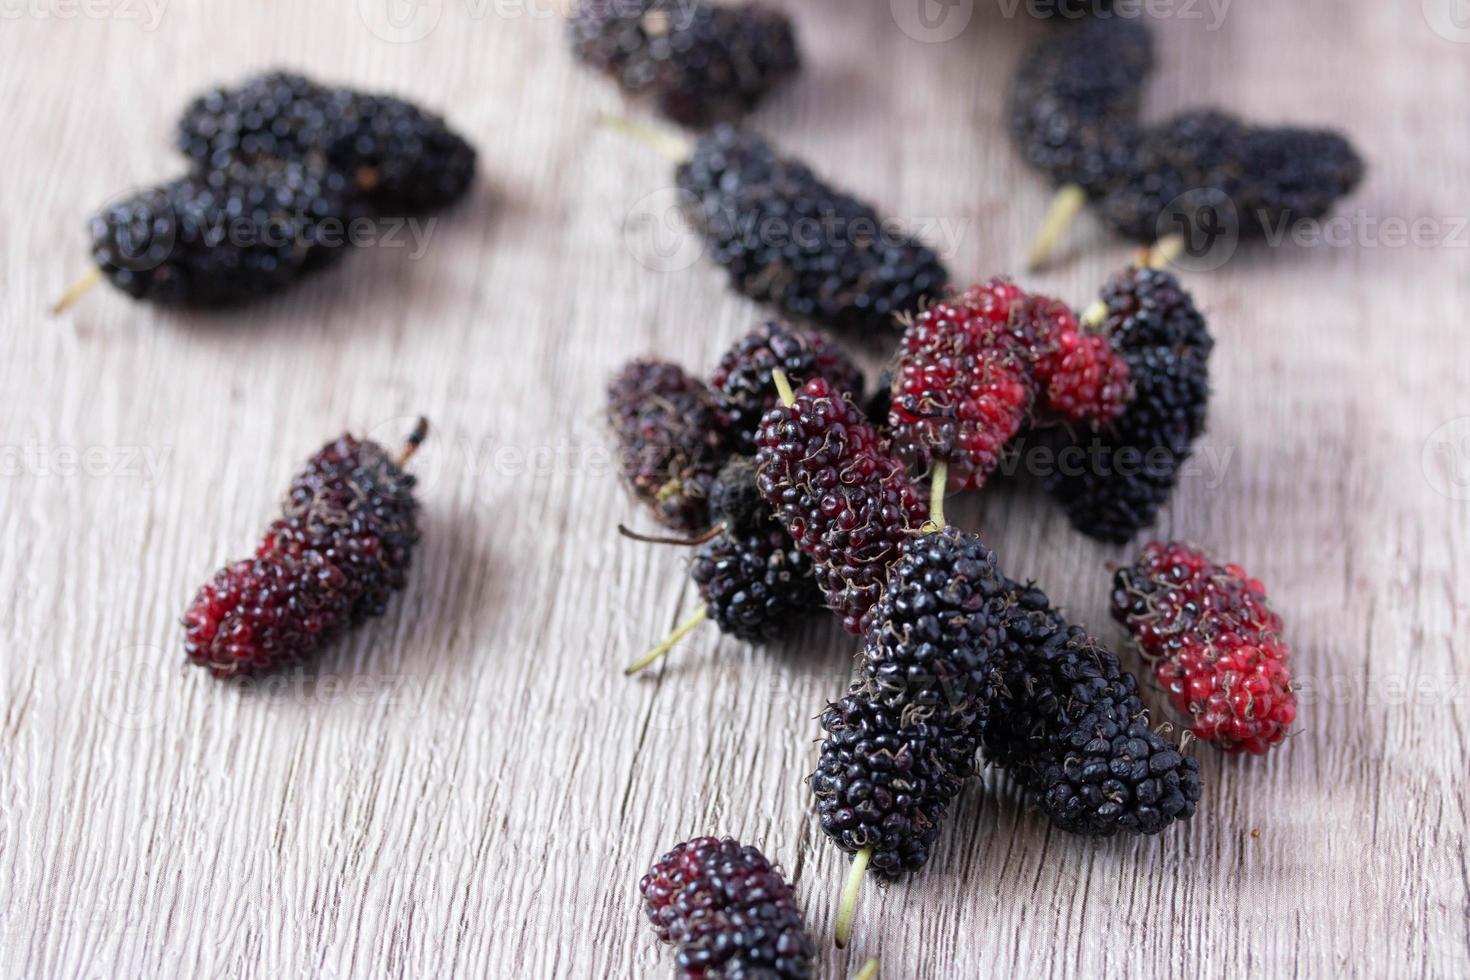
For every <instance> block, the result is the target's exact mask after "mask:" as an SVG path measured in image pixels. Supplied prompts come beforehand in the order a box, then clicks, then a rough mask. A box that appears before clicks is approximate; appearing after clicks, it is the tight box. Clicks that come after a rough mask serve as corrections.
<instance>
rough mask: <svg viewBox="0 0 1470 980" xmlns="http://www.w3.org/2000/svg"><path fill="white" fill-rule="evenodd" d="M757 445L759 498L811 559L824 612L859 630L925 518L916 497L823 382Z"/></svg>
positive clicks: (853, 409)
mask: <svg viewBox="0 0 1470 980" xmlns="http://www.w3.org/2000/svg"><path fill="white" fill-rule="evenodd" d="M757 443H758V445H759V446H760V451H759V453H758V454H757V456H756V463H757V465H758V466H759V469H760V475H759V480H758V482H759V486H760V489H761V493H762V494H764V495H765V498H766V500H767V501H768V502H769V503H770V505H771V509H772V511H773V512H774V513H775V515H776V517H777V518H778V519H779V520H780V521H782V522H783V523H784V524H785V525H786V529H787V530H788V531H789V532H790V533H791V537H792V539H793V540H794V541H795V542H796V544H797V546H798V547H799V548H801V550H802V551H803V552H805V553H806V554H807V555H809V556H810V557H811V559H812V562H813V563H814V564H815V566H816V575H817V582H818V584H819V585H820V586H821V588H822V592H823V594H824V595H825V596H826V601H827V607H828V608H829V609H831V610H832V611H833V612H836V613H837V614H838V615H840V616H841V617H842V623H843V626H844V627H845V628H846V629H847V631H848V632H850V633H858V632H860V631H861V628H862V626H861V624H862V618H863V615H864V613H866V612H867V611H868V609H869V607H871V606H872V605H873V603H875V602H876V601H878V598H879V596H880V595H881V593H882V590H883V582H884V580H885V579H886V577H887V574H888V567H889V565H891V564H892V563H893V562H894V561H896V560H897V558H898V556H899V553H900V551H901V549H902V545H903V542H904V540H905V539H906V538H908V537H909V536H910V535H912V534H913V533H915V532H916V531H918V530H919V528H920V527H921V526H922V525H923V524H924V522H925V521H926V520H927V519H928V516H929V508H928V504H927V501H926V500H925V497H924V495H923V494H922V493H920V492H919V489H918V487H917V486H916V485H915V484H914V482H913V481H912V480H911V479H910V478H909V476H908V474H907V473H906V472H905V471H904V467H903V464H902V463H900V462H899V461H898V460H896V459H894V458H892V457H890V456H888V455H887V454H886V453H884V452H883V450H882V448H881V447H880V442H879V438H878V433H877V432H876V431H874V429H873V427H872V426H871V425H869V424H868V422H867V420H866V419H865V418H864V416H863V413H862V411H861V410H860V409H859V408H857V406H855V405H854V404H853V403H852V402H851V401H849V400H848V399H847V398H845V397H843V396H842V395H840V394H838V393H836V392H835V391H834V390H833V387H832V385H831V383H830V382H829V381H827V380H826V379H825V378H813V379H812V380H810V381H808V382H807V383H806V385H805V386H804V387H803V388H802V389H801V391H800V392H799V393H798V394H797V395H796V399H795V402H794V403H793V404H792V405H790V406H786V405H778V406H777V407H776V408H773V409H772V410H771V411H770V412H769V413H767V415H766V417H765V420H764V421H763V422H762V423H761V429H760V437H759V439H758V440H757Z"/></svg>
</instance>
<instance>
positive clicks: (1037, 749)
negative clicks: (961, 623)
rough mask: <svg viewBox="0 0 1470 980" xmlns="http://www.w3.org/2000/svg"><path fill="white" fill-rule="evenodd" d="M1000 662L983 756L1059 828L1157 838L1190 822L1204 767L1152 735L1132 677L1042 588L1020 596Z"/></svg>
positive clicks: (1018, 593)
mask: <svg viewBox="0 0 1470 980" xmlns="http://www.w3.org/2000/svg"><path fill="white" fill-rule="evenodd" d="M1002 656H1003V660H1004V666H1003V673H1002V678H1001V683H1000V684H999V685H998V687H997V692H998V693H997V696H996V697H995V698H994V699H993V700H992V703H991V705H990V710H989V712H988V714H987V715H986V716H985V717H984V718H983V719H982V720H981V732H982V751H983V753H984V755H985V757H986V759H987V760H988V761H989V762H991V763H993V764H995V765H997V766H1000V767H1002V768H1004V769H1006V770H1007V771H1008V772H1009V773H1010V774H1011V775H1012V776H1013V777H1014V778H1015V779H1016V780H1017V782H1018V783H1019V784H1020V785H1021V787H1022V789H1023V790H1024V791H1025V793H1026V795H1027V797H1028V799H1030V800H1031V801H1033V802H1034V803H1036V804H1037V805H1038V806H1039V807H1040V808H1041V809H1042V811H1043V812H1044V813H1046V815H1047V816H1048V817H1049V818H1050V819H1051V821H1052V823H1053V824H1055V825H1056V826H1057V827H1058V828H1060V829H1061V830H1064V831H1067V832H1069V833H1075V834H1084V835H1088V836H1100V837H1106V836H1110V835H1112V834H1115V833H1117V832H1119V831H1125V832H1130V833H1139V834H1155V833H1158V832H1159V831H1162V830H1164V829H1165V828H1166V827H1168V826H1169V825H1170V824H1172V823H1173V822H1174V821H1176V820H1185V819H1188V818H1189V817H1190V816H1192V815H1193V814H1194V811H1195V805H1196V804H1197V803H1198V801H1199V797H1200V784H1199V763H1198V762H1197V761H1195V760H1194V759H1189V758H1185V757H1184V756H1183V755H1181V754H1180V752H1179V751H1178V749H1177V748H1176V747H1175V746H1174V745H1172V744H1171V743H1170V742H1168V741H1167V740H1165V739H1164V738H1162V737H1161V736H1160V735H1158V734H1157V733H1155V732H1154V731H1153V730H1152V729H1150V728H1149V725H1148V713H1147V711H1146V710H1145V709H1144V707H1143V703H1142V702H1141V701H1140V700H1139V698H1138V686H1137V681H1136V680H1135V679H1134V677H1133V675H1132V674H1129V673H1127V672H1125V671H1124V670H1123V669H1122V667H1121V666H1120V665H1119V663H1118V659H1117V657H1115V656H1114V655H1113V654H1112V653H1111V652H1109V651H1108V650H1107V649H1105V648H1104V647H1102V646H1101V645H1100V644H1098V643H1097V641H1095V640H1093V639H1092V638H1091V637H1090V636H1088V635H1087V633H1086V632H1085V631H1083V630H1082V629H1080V628H1079V627H1076V626H1072V625H1070V624H1068V623H1067V622H1066V621H1065V620H1063V619H1062V617H1061V616H1060V614H1058V613H1057V612H1056V611H1055V610H1054V609H1053V608H1052V607H1051V604H1050V602H1049V601H1048V600H1047V597H1046V595H1045V594H1044V593H1042V592H1041V591H1040V590H1038V589H1035V588H1029V587H1021V586H1017V587H1016V588H1015V592H1014V603H1013V606H1012V608H1011V612H1010V615H1009V617H1008V619H1007V621H1006V646H1005V650H1004V652H1003V654H1002Z"/></svg>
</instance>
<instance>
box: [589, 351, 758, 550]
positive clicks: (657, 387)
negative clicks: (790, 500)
mask: <svg viewBox="0 0 1470 980" xmlns="http://www.w3.org/2000/svg"><path fill="white" fill-rule="evenodd" d="M607 414H608V420H609V422H610V423H611V425H612V428H613V432H614V434H615V435H616V437H617V442H618V450H619V453H620V455H621V468H622V474H623V479H624V480H626V481H627V483H628V485H629V486H630V487H631V488H632V490H633V494H634V496H636V497H637V498H638V499H639V500H641V501H643V502H644V503H645V504H647V505H648V506H649V507H650V508H651V509H652V510H653V514H654V517H655V518H657V520H658V521H659V522H660V523H662V524H665V525H667V526H669V527H672V528H675V529H676V530H680V531H698V530H701V529H703V528H705V527H707V526H708V525H709V523H710V515H709V501H708V499H707V497H708V495H709V489H710V484H711V483H712V482H713V481H714V479H715V476H716V474H718V473H719V471H720V467H721V466H722V465H723V464H724V462H725V460H726V459H727V458H729V455H730V442H729V438H728V436H727V434H726V431H725V420H724V417H723V416H722V415H721V413H720V410H719V406H718V405H717V403H716V401H715V397H714V393H713V392H711V391H710V389H709V388H708V387H707V386H706V385H705V383H704V382H702V381H700V380H699V379H698V378H695V377H692V376H690V375H689V374H687V373H686V372H685V371H684V369H683V368H681V367H679V366H678V365H677V364H670V363H668V362H664V361H633V362H631V363H629V364H628V365H626V366H625V367H624V368H623V370H622V371H621V372H619V373H618V375H617V377H615V378H614V379H613V382H612V384H611V385H609V386H608V390H607Z"/></svg>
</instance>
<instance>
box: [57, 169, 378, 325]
mask: <svg viewBox="0 0 1470 980" xmlns="http://www.w3.org/2000/svg"><path fill="white" fill-rule="evenodd" d="M351 216H352V210H351V203H350V198H349V195H348V193H347V188H346V185H345V182H344V181H343V179H342V178H341V177H340V176H339V175H337V174H335V173H332V172H330V171H321V170H316V169H313V168H310V167H308V166H305V165H303V164H300V163H274V164H262V165H260V166H256V167H246V166H243V165H238V164H237V165H232V166H227V167H225V168H223V169H219V170H212V171H209V172H208V173H205V174H200V175H195V176H188V177H180V178H178V179H176V180H172V181H169V182H168V183H166V184H162V185H159V186H157V187H153V188H149V189H147V190H144V191H141V192H139V193H137V194H134V195H132V196H130V197H127V198H124V199H123V200H120V201H117V202H115V203H113V204H110V205H108V206H107V207H106V208H105V209H104V210H102V211H101V212H99V213H98V214H96V215H94V216H93V217H92V219H91V221H90V231H91V238H92V259H93V262H94V263H95V264H96V269H97V273H99V274H100V275H102V276H105V277H106V278H107V279H108V281H109V282H111V283H112V284H113V285H114V286H116V287H117V288H118V289H120V290H122V291H123V292H125V293H127V294H128V295H130V296H132V297H134V298H135V299H143V300H149V301H151V302H157V303H163V304H169V305H187V306H231V305H236V304H240V303H244V302H246V301H248V300H253V299H258V298H260V297H262V296H266V295H269V294H271V293H274V292H277V291H279V290H281V289H284V288H285V287H286V286H289V285H291V284H292V283H294V282H296V281H297V280H298V279H300V278H301V277H302V276H303V275H305V274H307V273H309V272H312V271H314V270H316V269H320V268H322V267H324V266H326V265H329V264H331V263H332V262H334V261H335V260H336V259H337V258H338V257H340V256H341V255H342V254H343V253H344V251H345V250H346V248H347V244H348V243H347V241H346V238H345V234H344V233H345V227H346V223H347V222H348V221H349V220H350V218H351ZM86 285H90V282H89V281H87V280H84V281H83V282H82V283H79V284H78V286H77V287H73V290H72V291H71V293H69V294H68V297H66V298H64V299H63V300H62V301H61V303H58V304H57V308H58V309H61V308H64V307H65V306H66V305H68V304H69V303H70V301H71V300H72V299H74V298H75V297H76V296H77V295H80V290H81V289H83V288H85V286H86Z"/></svg>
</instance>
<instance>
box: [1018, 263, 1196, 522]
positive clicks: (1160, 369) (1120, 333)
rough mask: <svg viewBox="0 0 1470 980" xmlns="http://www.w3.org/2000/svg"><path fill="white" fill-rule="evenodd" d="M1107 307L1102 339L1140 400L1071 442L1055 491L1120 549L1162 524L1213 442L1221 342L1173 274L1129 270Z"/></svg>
mask: <svg viewBox="0 0 1470 980" xmlns="http://www.w3.org/2000/svg"><path fill="white" fill-rule="evenodd" d="M1102 300H1103V303H1104V304H1105V305H1106V307H1107V314H1106V317H1105V318H1104V320H1103V322H1102V324H1101V327H1100V329H1101V330H1102V331H1103V332H1104V333H1106V334H1107V335H1108V336H1109V338H1110V339H1111V342H1112V344H1113V347H1114V349H1115V350H1117V351H1118V352H1119V353H1120V354H1121V355H1122V356H1123V359H1124V360H1125V361H1127V362H1128V368H1129V375H1130V377H1131V379H1132V384H1133V390H1134V395H1133V399H1132V400H1131V401H1130V402H1129V403H1128V406H1127V408H1125V409H1124V411H1123V414H1122V415H1121V416H1119V417H1118V418H1117V419H1116V420H1115V421H1114V422H1112V423H1110V424H1108V425H1105V426H1102V427H1100V428H1098V429H1096V430H1091V429H1086V428H1078V429H1076V430H1074V431H1073V432H1072V433H1071V434H1070V435H1069V436H1067V437H1065V439H1064V440H1063V442H1062V446H1061V449H1060V450H1059V452H1058V455H1057V466H1056V470H1055V472H1054V473H1053V474H1052V475H1051V476H1050V477H1049V478H1048V479H1047V489H1048V490H1049V491H1050V492H1051V494H1052V495H1053V496H1054V497H1055V498H1056V500H1057V501H1058V502H1059V503H1060V504H1061V505H1062V507H1063V508H1064V509H1065V510H1066V512H1067V517H1068V518H1069V519H1070V520H1071V522H1072V524H1073V526H1075V527H1076V528H1077V529H1078V530H1079V531H1082V532H1083V533H1084V534H1088V535H1090V536H1092V537H1095V538H1098V539H1099V540H1103V541H1115V542H1119V543H1121V542H1124V541H1127V540H1128V539H1130V538H1131V537H1133V535H1134V534H1136V533H1138V531H1139V530H1141V529H1142V528H1144V527H1147V526H1148V525H1150V524H1152V523H1153V521H1154V518H1155V517H1156V516H1157V515H1158V511H1159V508H1161V507H1162V506H1163V505H1164V504H1165V503H1166V502H1167V501H1168V499H1169V497H1170V495H1171V494H1172V493H1173V490H1174V486H1175V484H1176V483H1177V482H1178V480H1179V475H1180V471H1181V469H1182V467H1183V466H1184V463H1185V462H1186V461H1187V460H1188V459H1189V457H1190V454H1191V453H1192V452H1193V447H1194V442H1195V440H1196V439H1198V438H1199V436H1200V435H1201V433H1203V432H1204V428H1205V417H1206V411H1207V408H1208V404H1209V397H1210V376H1209V359H1210V352H1211V350H1213V348H1214V341H1213V339H1212V338H1211V336H1210V332H1209V329H1208V327H1207V326H1206V325H1205V320H1204V317H1203V316H1202V315H1201V314H1200V312H1199V310H1198V309H1197V308H1196V307H1195V305H1194V300H1193V298H1192V297H1191V296H1190V295H1189V293H1187V292H1185V291H1184V289H1182V288H1181V287H1180V285H1179V281H1178V280H1177V279H1176V278H1175V277H1174V276H1173V275H1171V274H1170V273H1168V272H1164V271H1161V270H1157V269H1147V268H1130V269H1127V270H1125V271H1124V272H1122V273H1120V274H1119V275H1118V276H1116V277H1115V278H1114V279H1113V280H1112V281H1111V282H1109V284H1108V285H1107V286H1106V287H1105V288H1104V290H1103V294H1102Z"/></svg>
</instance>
